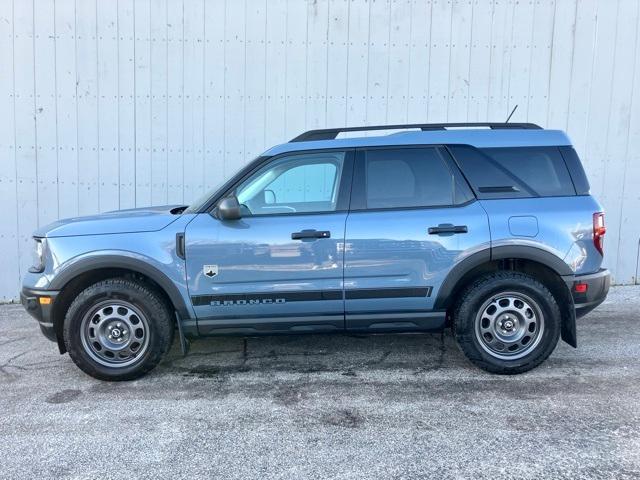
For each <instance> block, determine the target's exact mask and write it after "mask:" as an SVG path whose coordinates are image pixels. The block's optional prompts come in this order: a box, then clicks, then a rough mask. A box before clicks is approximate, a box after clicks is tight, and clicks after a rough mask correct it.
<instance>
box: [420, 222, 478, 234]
mask: <svg viewBox="0 0 640 480" xmlns="http://www.w3.org/2000/svg"><path fill="white" fill-rule="evenodd" d="M428 231H429V235H443V234H444V235H446V234H449V235H452V234H454V233H467V232H468V231H469V229H468V228H467V226H466V225H453V224H451V223H441V224H440V225H438V226H437V227H429V230H428Z"/></svg>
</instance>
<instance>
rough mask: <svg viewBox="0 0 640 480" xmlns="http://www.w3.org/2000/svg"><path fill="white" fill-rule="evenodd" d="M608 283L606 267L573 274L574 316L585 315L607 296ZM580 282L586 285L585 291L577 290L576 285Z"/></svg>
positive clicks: (609, 281)
mask: <svg viewBox="0 0 640 480" xmlns="http://www.w3.org/2000/svg"><path fill="white" fill-rule="evenodd" d="M610 283H611V275H610V274H609V270H607V269H606V268H601V269H600V270H599V271H598V272H596V273H590V274H588V275H575V276H574V277H573V284H572V285H571V294H572V295H573V303H574V304H575V308H576V318H580V317H582V316H584V315H586V314H587V313H589V312H590V311H591V310H593V309H594V308H596V307H597V306H598V305H600V304H601V303H602V302H604V299H605V298H607V293H609V285H610ZM582 284H584V285H586V291H585V292H577V291H576V286H577V285H582ZM583 288H584V287H583Z"/></svg>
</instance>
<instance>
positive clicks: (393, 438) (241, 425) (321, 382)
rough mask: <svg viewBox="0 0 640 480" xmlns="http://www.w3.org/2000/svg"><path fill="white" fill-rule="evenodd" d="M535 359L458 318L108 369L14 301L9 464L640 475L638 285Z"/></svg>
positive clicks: (4, 365)
mask: <svg viewBox="0 0 640 480" xmlns="http://www.w3.org/2000/svg"><path fill="white" fill-rule="evenodd" d="M578 322H579V323H578V332H579V343H580V345H579V348H578V349H573V348H571V347H569V346H567V345H565V344H563V343H560V344H559V346H558V348H557V349H556V351H555V352H554V353H553V355H552V356H551V357H550V358H549V359H548V360H547V361H546V362H545V363H544V364H543V365H542V366H540V367H538V368H537V369H536V370H534V371H532V372H529V373H526V374H523V375H518V376H511V377H505V376H496V375H491V374H487V373H484V372H482V371H480V370H478V369H476V368H475V367H473V366H472V365H471V364H470V363H469V362H467V361H466V359H465V358H464V357H463V355H462V353H461V352H460V350H459V349H458V348H457V346H456V345H455V342H454V341H453V339H452V337H451V335H450V333H448V332H447V333H445V334H442V335H440V334H433V335H377V336H368V337H367V336H359V335H333V336H329V335H317V336H310V335H305V336H295V337H263V338H249V339H242V338H213V339H205V340H199V341H197V342H195V343H194V345H193V348H192V352H191V354H190V355H189V356H188V357H186V358H183V357H182V356H181V355H180V351H179V348H178V345H177V343H176V344H175V345H174V348H173V350H172V351H171V353H170V355H169V357H168V358H167V359H166V360H165V361H164V362H163V363H162V364H161V365H160V366H159V367H158V368H157V369H156V370H154V371H153V372H152V373H151V374H150V375H148V376H147V377H145V378H142V379H140V380H137V381H134V382H128V383H106V382H101V381H98V380H94V379H92V378H90V377H88V376H86V375H85V374H83V373H82V372H81V371H80V370H79V369H77V368H76V367H75V365H74V364H73V363H72V361H71V360H70V358H69V357H68V356H67V355H62V356H61V355H59V354H58V353H57V349H56V346H55V345H54V344H53V343H51V342H49V341H48V340H46V339H45V338H44V337H43V336H42V335H41V333H40V331H39V329H38V328H37V324H36V322H35V320H33V319H31V317H29V316H28V315H27V314H26V313H24V312H23V310H22V308H21V306H19V305H1V306H0V478H3V479H4V478H20V479H25V478H98V477H100V478H120V479H122V478H185V477H189V478H200V477H205V478H215V479H227V478H242V479H249V478H260V479H267V478H269V479H270V478H276V479H301V478H333V479H343V478H357V479H372V478H437V479H442V478H473V479H497V478H532V479H533V478H535V479H541V478H549V479H558V478H615V479H624V478H640V287H617V288H613V289H612V291H611V293H610V295H609V298H608V299H607V301H606V303H604V304H603V305H601V306H600V307H599V308H598V309H597V310H595V311H594V312H592V313H591V314H589V315H587V316H586V317H584V318H582V319H580V320H579V321H578Z"/></svg>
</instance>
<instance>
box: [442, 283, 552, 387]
mask: <svg viewBox="0 0 640 480" xmlns="http://www.w3.org/2000/svg"><path fill="white" fill-rule="evenodd" d="M454 331H455V336H456V340H457V341H458V345H459V346H460V348H461V349H462V351H463V353H464V354H465V355H466V356H467V358H468V359H469V360H471V362H473V363H474V364H475V365H477V366H478V367H480V368H482V369H483V370H486V371H489V372H492V373H502V374H513V373H522V372H526V371H527V370H531V369H532V368H534V367H536V366H538V365H539V364H540V363H542V362H543V361H544V360H546V359H547V357H549V355H551V352H553V350H554V348H555V347H556V345H557V343H558V339H559V337H560V309H559V307H558V304H557V303H556V300H555V298H554V297H553V295H552V294H551V292H550V291H549V290H548V289H547V288H546V287H545V286H544V285H543V284H542V283H541V282H539V281H538V280H536V279H535V278H533V277H530V276H529V275H525V274H522V273H518V272H496V273H492V274H489V275H486V276H484V277H482V278H480V279H478V280H477V281H475V282H474V283H473V284H471V285H470V286H469V287H467V289H466V290H465V291H464V292H463V294H462V296H461V298H460V300H459V302H458V303H457V305H456V308H455V312H454Z"/></svg>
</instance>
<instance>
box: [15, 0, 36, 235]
mask: <svg viewBox="0 0 640 480" xmlns="http://www.w3.org/2000/svg"><path fill="white" fill-rule="evenodd" d="M31 14H32V16H31V28H32V31H31V41H32V44H33V52H32V53H33V132H34V149H33V151H34V153H33V155H34V158H35V161H36V169H35V174H36V222H37V226H38V227H39V226H40V191H39V190H40V187H39V185H40V181H39V180H40V178H39V175H38V173H39V169H38V105H37V104H36V102H37V97H38V85H37V84H36V3H35V0H32V3H31ZM14 61H15V60H14ZM16 168H17V165H16Z"/></svg>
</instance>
